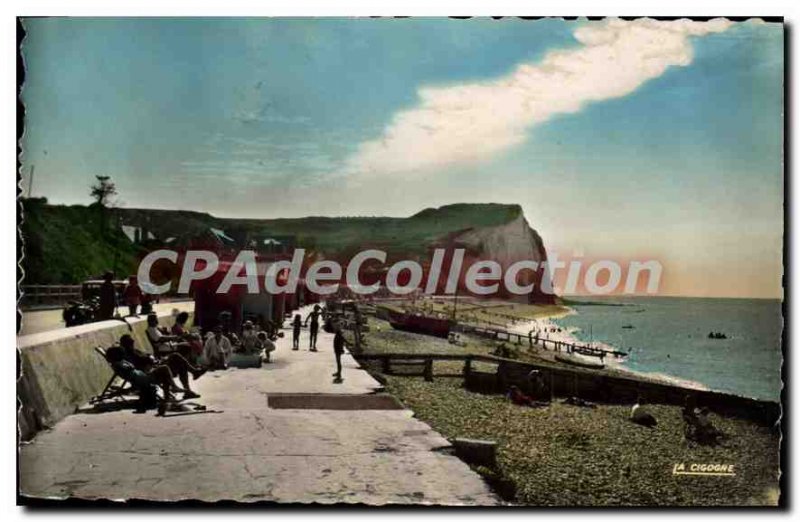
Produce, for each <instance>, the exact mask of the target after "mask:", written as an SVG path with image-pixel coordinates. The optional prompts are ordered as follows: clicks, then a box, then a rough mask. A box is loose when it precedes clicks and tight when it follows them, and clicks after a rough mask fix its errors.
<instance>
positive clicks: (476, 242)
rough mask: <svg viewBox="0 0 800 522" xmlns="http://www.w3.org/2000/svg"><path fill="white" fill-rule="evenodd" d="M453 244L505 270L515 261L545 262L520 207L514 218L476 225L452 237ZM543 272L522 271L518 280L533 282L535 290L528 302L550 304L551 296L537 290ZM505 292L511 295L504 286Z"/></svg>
mask: <svg viewBox="0 0 800 522" xmlns="http://www.w3.org/2000/svg"><path fill="white" fill-rule="evenodd" d="M452 244H453V245H454V246H455V247H456V248H458V247H461V248H465V249H467V251H468V252H470V253H471V254H472V255H473V256H474V257H476V258H477V259H483V260H493V261H497V262H498V263H500V266H502V267H503V271H504V272H505V270H506V269H508V267H509V266H511V265H512V264H513V263H515V262H517V261H522V260H529V261H535V262H537V263H539V265H540V266H541V263H542V262H544V261H547V250H546V249H545V247H544V243H543V242H542V238H541V237H540V236H539V234H538V233H537V232H536V231H535V230H534V229H533V228H531V226H530V224H529V223H528V221H527V219H525V216H524V215H523V213H522V210H521V209H520V211H519V214H518V215H517V217H515V218H514V219H512V220H511V221H509V222H507V223H505V224H502V225H497V226H492V227H481V228H475V229H471V230H468V231H465V232H463V233H460V234H457V235H455V236H453V237H452ZM542 273H543V270H542V269H541V267H540V268H539V270H537V271H536V272H535V273H533V272H531V271H530V270H525V271H522V272H520V274H519V277H518V278H517V283H518V284H520V285H527V284H531V283H533V285H534V291H533V293H532V294H530V295H529V296H528V301H529V302H537V303H545V304H551V303H553V302H554V296H553V295H549V294H544V293H542V292H541V289H540V286H541V285H540V282H541V279H542ZM504 293H505V297H512V296H513V294H511V293H510V292H508V291H507V290H505V289H504Z"/></svg>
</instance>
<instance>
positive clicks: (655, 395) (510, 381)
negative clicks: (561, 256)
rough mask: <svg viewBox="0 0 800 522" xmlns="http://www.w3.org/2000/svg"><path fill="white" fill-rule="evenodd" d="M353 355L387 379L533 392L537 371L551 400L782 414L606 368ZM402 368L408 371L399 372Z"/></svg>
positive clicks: (769, 421)
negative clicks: (443, 370) (449, 364)
mask: <svg viewBox="0 0 800 522" xmlns="http://www.w3.org/2000/svg"><path fill="white" fill-rule="evenodd" d="M353 356H354V357H355V358H356V359H357V360H358V361H359V362H367V361H371V362H374V363H377V364H378V368H380V371H381V373H384V374H387V375H403V376H421V377H424V378H425V380H427V381H433V380H434V378H436V377H449V378H455V377H460V378H463V379H464V386H465V387H466V388H467V389H468V390H470V391H474V392H479V393H505V392H506V391H508V388H509V387H510V386H511V385H515V386H518V387H519V388H520V389H522V390H523V391H526V392H528V393H530V392H532V391H533V390H532V386H533V382H532V375H533V374H532V372H536V374H538V376H539V377H540V378H541V379H542V380H543V381H544V382H545V383H546V384H547V387H548V388H549V394H550V396H551V398H554V397H570V396H572V397H580V398H582V399H585V400H588V401H594V402H601V403H608V404H633V403H635V402H636V401H637V399H638V400H643V401H645V402H647V403H654V404H670V405H675V406H683V405H684V404H685V401H686V399H687V397H690V398H692V399H694V401H695V402H696V404H698V405H701V406H705V407H708V408H709V409H710V410H712V411H714V412H715V413H718V414H720V415H726V416H730V417H737V418H744V419H749V420H752V421H754V422H757V423H759V424H761V425H764V426H775V425H776V424H777V422H778V421H779V420H780V416H781V405H780V404H779V403H778V402H775V401H766V400H760V399H753V398H749V397H742V396H739V395H733V394H729V393H723V392H717V391H712V390H698V389H694V388H685V387H683V386H679V385H677V384H670V383H664V382H655V381H652V380H647V379H642V378H637V377H636V376H633V375H632V376H623V375H619V374H610V373H608V372H607V371H606V370H594V369H589V368H578V367H575V368H573V367H566V366H563V367H562V366H554V365H553V364H542V363H535V362H522V361H517V360H513V359H506V358H503V357H496V356H493V355H481V354H446V353H445V354H442V353H361V354H353ZM435 361H462V362H463V366H462V369H461V372H459V373H449V374H436V373H435V372H434V362H435ZM476 361H480V362H483V363H493V364H494V365H496V370H495V371H493V372H487V371H476V370H475V369H474V365H473V363H474V362H476ZM399 368H402V369H403V370H405V371H402V372H400V371H397V370H398V369H399ZM376 369H377V368H376ZM408 369H411V370H416V371H407V370H408Z"/></svg>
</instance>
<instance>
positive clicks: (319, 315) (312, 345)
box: [292, 305, 325, 352]
mask: <svg viewBox="0 0 800 522" xmlns="http://www.w3.org/2000/svg"><path fill="white" fill-rule="evenodd" d="M320 319H323V320H324V319H325V310H323V309H322V307H320V306H319V305H314V308H313V309H312V310H311V313H309V314H308V315H307V316H306V320H305V322H304V321H303V316H302V315H300V314H295V316H294V319H293V320H292V350H299V349H300V328H302V327H303V326H308V349H309V351H312V352H316V351H317V334H318V333H319V321H320Z"/></svg>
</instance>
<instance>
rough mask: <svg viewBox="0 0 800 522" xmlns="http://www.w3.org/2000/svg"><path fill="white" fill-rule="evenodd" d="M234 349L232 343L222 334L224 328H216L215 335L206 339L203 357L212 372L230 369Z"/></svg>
mask: <svg viewBox="0 0 800 522" xmlns="http://www.w3.org/2000/svg"><path fill="white" fill-rule="evenodd" d="M232 352H233V347H232V346H231V342H230V341H229V340H228V338H227V337H225V336H224V335H223V334H222V327H221V326H217V327H215V328H214V333H213V334H212V335H211V336H209V337H208V338H207V339H206V344H205V346H204V347H203V357H204V358H205V360H206V363H207V364H208V367H209V368H211V369H212V370H225V369H227V368H228V360H229V359H230V356H231V353H232Z"/></svg>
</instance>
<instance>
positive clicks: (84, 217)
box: [21, 200, 138, 284]
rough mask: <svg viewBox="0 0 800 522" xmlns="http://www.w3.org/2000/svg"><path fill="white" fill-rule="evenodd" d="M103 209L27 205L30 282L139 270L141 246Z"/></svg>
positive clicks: (25, 226) (25, 265)
mask: <svg viewBox="0 0 800 522" xmlns="http://www.w3.org/2000/svg"><path fill="white" fill-rule="evenodd" d="M106 219H107V218H106V217H104V215H103V211H102V209H98V208H95V207H84V206H80V205H75V206H51V205H46V204H43V203H42V202H41V200H38V201H37V200H28V201H27V202H26V203H25V205H24V221H23V223H22V227H21V228H22V234H23V238H24V239H25V258H24V259H23V262H22V265H23V269H24V270H25V280H24V283H26V284H70V283H72V284H74V283H78V282H80V281H83V280H84V279H86V278H88V277H92V276H97V275H99V274H102V273H103V272H105V271H106V270H113V271H114V272H115V273H117V274H118V275H127V274H130V273H132V272H133V271H134V270H135V266H136V256H137V252H138V249H137V247H136V246H134V245H133V244H132V243H131V242H130V241H129V240H128V238H127V237H126V236H125V235H124V234H123V233H122V232H121V231H120V230H119V229H117V228H116V227H111V226H107V225H106V223H107V221H106Z"/></svg>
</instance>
